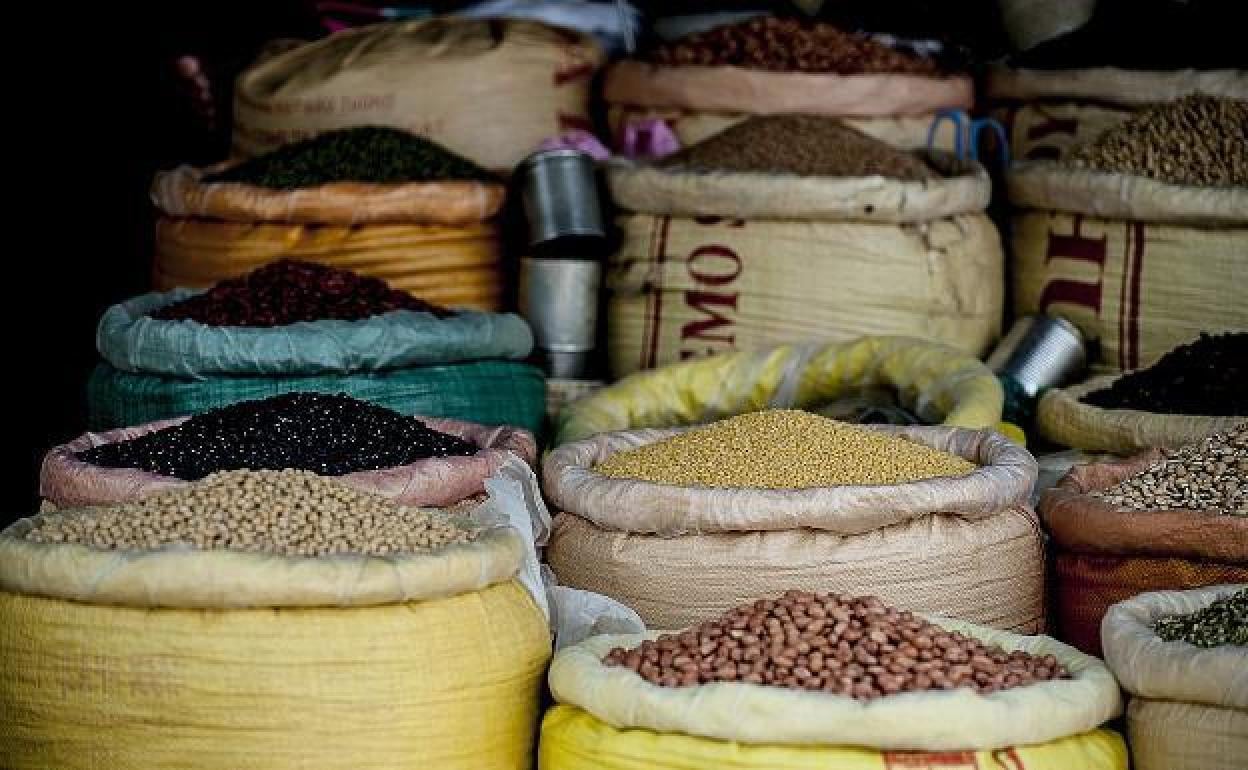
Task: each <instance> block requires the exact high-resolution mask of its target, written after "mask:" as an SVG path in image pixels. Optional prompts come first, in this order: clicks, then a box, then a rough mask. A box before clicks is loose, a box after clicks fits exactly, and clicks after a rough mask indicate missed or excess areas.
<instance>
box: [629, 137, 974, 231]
mask: <svg viewBox="0 0 1248 770" xmlns="http://www.w3.org/2000/svg"><path fill="white" fill-rule="evenodd" d="M922 157H923V159H924V160H925V161H927V163H928V164H929V165H930V166H931V167H932V168H933V169H934V170H936V171H937V173H938V176H936V177H935V178H933V179H925V180H919V181H906V180H901V179H889V178H887V177H882V176H869V177H824V176H798V175H796V174H761V173H748V172H731V171H698V170H690V169H685V168H680V167H676V168H659V167H656V166H652V165H639V164H634V163H629V162H628V161H615V162H613V163H612V164H611V165H610V166H608V168H607V186H608V187H609V188H610V190H611V197H612V199H613V200H614V201H615V202H616V203H617V204H619V205H620V206H621V207H623V208H625V209H628V210H629V211H636V212H640V213H643V214H659V215H669V216H677V217H706V216H709V217H714V216H724V215H732V216H737V217H744V218H745V219H818V220H829V219H830V220H837V221H845V222H888V223H895V224H915V223H920V222H928V221H931V220H933V219H943V218H945V217H951V216H954V215H956V214H974V213H978V212H981V211H983V210H984V209H985V208H987V207H988V201H989V199H990V198H991V196H992V181H991V180H990V179H989V178H988V172H987V171H985V170H984V167H983V166H981V165H979V163H977V162H975V161H973V160H960V159H958V158H956V157H954V156H953V155H949V154H946V153H939V152H930V153H924V154H923V156H922Z"/></svg>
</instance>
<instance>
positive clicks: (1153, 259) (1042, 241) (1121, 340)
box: [1010, 210, 1248, 371]
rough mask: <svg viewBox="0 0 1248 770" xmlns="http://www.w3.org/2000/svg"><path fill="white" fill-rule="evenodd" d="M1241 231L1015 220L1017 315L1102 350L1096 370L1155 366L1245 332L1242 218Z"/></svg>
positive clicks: (1035, 214) (1027, 215)
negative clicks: (1038, 316) (1036, 316)
mask: <svg viewBox="0 0 1248 770" xmlns="http://www.w3.org/2000/svg"><path fill="white" fill-rule="evenodd" d="M1240 215H1241V216H1242V217H1245V224H1243V225H1241V226H1237V227H1218V228H1203V227H1188V226H1177V225H1167V224H1153V223H1149V222H1141V221H1131V220H1117V219H1098V218H1094V217H1091V216H1086V215H1082V214H1070V213H1065V212H1057V211H1024V212H1022V213H1020V214H1017V215H1015V217H1014V220H1013V237H1012V245H1013V248H1012V249H1011V257H1010V258H1011V268H1012V270H1011V272H1012V274H1013V286H1014V292H1013V294H1014V312H1015V314H1016V315H1026V314H1030V313H1045V312H1049V313H1056V314H1059V315H1061V316H1062V317H1064V318H1067V319H1069V320H1070V321H1071V322H1073V323H1074V324H1076V325H1077V326H1078V327H1079V329H1080V330H1081V331H1082V332H1083V333H1084V335H1085V336H1087V337H1088V338H1089V339H1091V340H1096V341H1099V343H1100V350H1101V353H1100V358H1099V360H1096V361H1094V362H1093V364H1094V365H1095V366H1097V367H1098V368H1102V369H1108V370H1111V371H1114V370H1117V371H1121V370H1130V369H1139V368H1142V367H1146V366H1151V365H1152V364H1153V363H1155V362H1156V361H1157V359H1159V358H1161V356H1163V355H1164V354H1166V353H1168V352H1169V351H1170V350H1172V349H1174V348H1175V347H1177V346H1179V345H1183V344H1186V343H1188V342H1190V341H1191V340H1193V339H1195V338H1196V337H1197V336H1199V334H1200V333H1201V332H1202V331H1205V332H1211V333H1215V332H1220V331H1232V330H1238V331H1242V330H1245V329H1248V302H1245V297H1248V210H1246V211H1245V212H1241V214H1240Z"/></svg>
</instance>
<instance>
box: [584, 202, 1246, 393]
mask: <svg viewBox="0 0 1248 770" xmlns="http://www.w3.org/2000/svg"><path fill="white" fill-rule="evenodd" d="M618 222H619V225H620V227H621V229H622V231H623V233H622V234H623V239H622V242H621V245H620V248H619V250H618V251H617V252H616V253H615V254H614V255H613V256H612V257H610V258H609V260H608V262H607V273H606V276H605V282H606V286H607V288H608V290H609V300H608V305H607V346H608V355H609V357H610V364H611V371H612V373H613V374H614V375H615V376H616V377H622V376H624V375H626V374H629V373H631V372H634V371H637V370H638V369H652V368H654V367H656V366H660V365H663V364H667V363H672V362H675V361H682V360H685V359H687V358H693V357H697V356H703V355H708V354H712V353H723V352H727V351H732V350H755V349H759V348H766V347H772V346H775V345H782V344H788V343H799V342H810V341H820V342H841V341H847V340H850V339H854V338H857V337H861V336H864V335H900V336H909V337H920V338H925V339H930V340H934V341H936V342H943V343H945V344H948V345H950V346H952V347H954V348H957V349H958V350H961V351H963V352H966V353H970V354H972V355H977V356H978V355H981V354H983V353H984V352H986V351H987V350H988V349H989V348H990V347H991V345H992V344H993V343H994V342H995V341H996V339H997V337H998V335H999V333H1000V327H1001V315H1002V310H1003V305H1004V280H1005V278H1004V269H1005V268H1004V256H1003V254H1002V251H1001V243H1000V238H999V237H998V235H997V230H996V227H995V226H994V225H993V224H992V221H991V220H990V219H988V217H986V216H984V215H983V214H960V215H958V216H954V217H950V218H947V219H937V220H935V221H932V222H926V223H923V224H918V225H894V224H869V223H861V222H831V221H776V220H747V219H735V218H730V217H699V218H694V219H686V218H675V217H656V216H650V215H642V214H636V215H625V216H622V217H620V218H619V220H618ZM1245 312H1248V311H1245Z"/></svg>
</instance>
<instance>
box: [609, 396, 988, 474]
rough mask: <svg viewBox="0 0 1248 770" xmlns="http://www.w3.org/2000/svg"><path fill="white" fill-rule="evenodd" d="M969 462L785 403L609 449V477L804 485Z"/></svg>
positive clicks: (947, 469) (951, 468)
mask: <svg viewBox="0 0 1248 770" xmlns="http://www.w3.org/2000/svg"><path fill="white" fill-rule="evenodd" d="M975 468H976V466H975V464H974V463H971V462H967V461H966V460H964V459H962V458H961V457H957V456H955V455H952V454H949V453H948V452H942V451H940V450H937V449H932V448H931V447H927V446H924V445H922V444H918V443H915V442H912V441H907V440H906V439H903V438H898V437H895V436H890V435H888V434H885V433H879V432H876V431H871V430H867V429H865V428H860V427H858V426H856V425H850V424H848V423H843V422H839V421H837V420H831V419H828V418H827V417H820V416H818V415H814V414H810V413H809V412H802V411H798V410H791V409H775V410H770V411H764V412H750V413H748V414H743V415H739V416H737V417H731V418H729V419H727V420H721V421H720V422H716V423H712V424H710V425H707V426H705V427H702V428H695V429H694V430H691V431H688V432H686V433H682V434H680V435H679V436H675V437H673V438H670V439H667V440H665V441H658V442H655V443H653V444H647V445H645V446H642V447H638V448H637V449H633V450H629V451H626V452H617V453H616V454H613V455H611V456H610V457H608V458H607V459H606V460H605V461H604V462H602V463H600V464H599V465H598V466H596V467H595V469H594V470H596V471H597V472H598V473H601V474H603V475H605V476H611V477H613V478H629V479H642V480H644V481H653V482H657V483H660V484H674V485H679V486H704V487H733V488H736V487H758V488H763V489H804V488H810V487H831V486H840V485H844V484H901V483H905V482H909V481H918V480H920V479H930V478H937V477H941V476H962V475H965V474H967V473H970V472H971V471H973V470H975Z"/></svg>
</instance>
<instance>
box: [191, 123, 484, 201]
mask: <svg viewBox="0 0 1248 770" xmlns="http://www.w3.org/2000/svg"><path fill="white" fill-rule="evenodd" d="M457 179H458V180H473V181H497V178H496V177H495V176H494V175H493V174H491V173H490V172H488V171H486V170H485V169H483V168H481V167H480V166H478V165H477V164H475V163H473V162H472V161H470V160H468V159H467V158H463V157H461V156H459V155H456V154H455V153H453V152H451V151H450V150H448V149H446V148H445V147H443V146H441V145H439V144H437V143H435V142H431V141H429V140H428V139H423V138H421V137H419V136H416V135H415V134H409V133H407V132H406V131H400V130H398V129H396V128H384V127H380V126H361V127H359V128H345V129H342V130H339V131H330V132H329V133H325V134H321V135H319V136H315V137H313V138H311V139H305V140H303V141H301V142H295V143H293V144H288V145H285V146H283V147H279V148H277V149H276V150H274V151H273V152H270V153H267V154H265V155H261V156H259V157H257V158H253V159H251V160H248V161H245V162H243V163H240V164H239V165H237V166H234V167H232V168H229V169H226V170H225V171H222V172H220V173H218V174H213V175H210V176H207V177H205V178H204V182H206V183H213V182H238V183H241V184H250V185H256V186H257V187H269V188H272V189H277V190H292V189H296V188H300V187H316V186H317V185H323V184H329V183H331V182H368V183H373V184H401V183H404V182H439V181H446V180H457Z"/></svg>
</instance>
